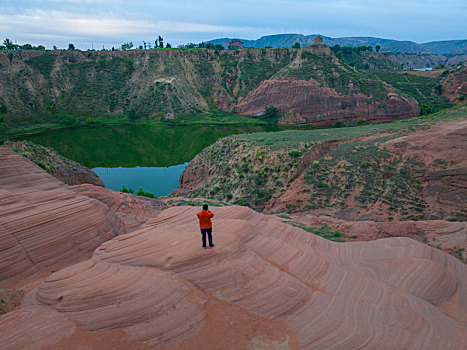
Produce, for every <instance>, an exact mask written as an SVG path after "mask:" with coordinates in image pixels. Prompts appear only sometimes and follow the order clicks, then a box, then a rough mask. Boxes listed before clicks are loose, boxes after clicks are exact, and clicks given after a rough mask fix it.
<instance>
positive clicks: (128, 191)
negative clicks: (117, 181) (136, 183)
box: [120, 185, 135, 194]
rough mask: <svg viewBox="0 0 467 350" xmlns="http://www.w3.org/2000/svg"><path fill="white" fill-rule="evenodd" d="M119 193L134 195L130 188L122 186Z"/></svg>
mask: <svg viewBox="0 0 467 350" xmlns="http://www.w3.org/2000/svg"><path fill="white" fill-rule="evenodd" d="M120 192H123V193H131V194H134V193H135V192H134V191H133V189H132V188H131V187H130V188H126V186H125V185H123V187H122V189H121V190H120Z"/></svg>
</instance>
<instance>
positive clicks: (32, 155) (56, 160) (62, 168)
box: [3, 141, 104, 187]
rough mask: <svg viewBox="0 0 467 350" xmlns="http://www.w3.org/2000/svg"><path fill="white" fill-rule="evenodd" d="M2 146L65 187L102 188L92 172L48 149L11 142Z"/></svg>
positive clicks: (102, 184) (101, 183)
mask: <svg viewBox="0 0 467 350" xmlns="http://www.w3.org/2000/svg"><path fill="white" fill-rule="evenodd" d="M3 146H4V147H8V148H9V149H11V150H13V151H15V152H16V153H19V154H21V155H22V156H24V157H26V158H28V159H29V160H31V161H32V162H34V163H35V164H37V165H39V166H40V167H41V168H42V169H44V170H45V171H47V172H48V173H49V174H51V175H53V176H54V177H56V178H57V179H59V180H60V181H62V182H64V183H66V184H67V185H70V186H73V185H81V184H91V185H95V186H102V187H104V182H102V180H101V178H100V177H99V176H98V175H97V174H96V173H95V172H94V171H92V170H91V169H89V168H87V167H85V166H83V165H81V164H79V163H77V162H75V161H73V160H70V159H67V158H65V157H62V156H61V155H59V154H58V153H57V152H55V151H54V150H52V149H50V148H47V147H44V146H41V145H36V144H33V143H25V142H12V141H8V142H5V143H4V144H3Z"/></svg>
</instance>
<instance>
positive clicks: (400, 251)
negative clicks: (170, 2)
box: [0, 206, 467, 349]
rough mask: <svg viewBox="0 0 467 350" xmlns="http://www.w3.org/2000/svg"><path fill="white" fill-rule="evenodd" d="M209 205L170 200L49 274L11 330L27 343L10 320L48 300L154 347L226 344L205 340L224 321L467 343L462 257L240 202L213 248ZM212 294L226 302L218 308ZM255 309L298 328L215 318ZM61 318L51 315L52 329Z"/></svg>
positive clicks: (242, 339) (220, 215)
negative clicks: (205, 243)
mask: <svg viewBox="0 0 467 350" xmlns="http://www.w3.org/2000/svg"><path fill="white" fill-rule="evenodd" d="M198 210H199V209H198V208H192V207H174V208H170V209H167V210H165V211H164V212H162V213H161V214H159V215H158V216H157V217H156V218H154V219H152V220H149V221H147V222H146V224H145V226H144V227H143V228H142V229H140V230H138V231H135V232H132V233H130V234H126V235H122V236H118V237H116V238H114V239H112V240H110V241H108V242H106V243H104V244H102V245H101V246H100V247H99V248H98V249H97V250H96V251H95V253H94V255H93V257H92V259H91V260H89V261H87V262H83V263H80V264H78V265H75V266H71V267H69V268H66V269H64V270H62V271H60V272H57V273H55V274H53V275H51V276H49V277H48V278H47V279H46V280H45V281H44V282H43V283H42V284H41V285H40V286H39V287H38V289H37V290H36V291H35V292H34V293H32V294H31V295H29V296H28V297H27V298H25V299H26V300H27V301H28V302H27V303H25V304H29V305H24V306H23V307H22V308H20V309H19V310H17V311H13V312H11V313H9V314H7V315H6V316H4V317H2V318H0V342H2V344H6V345H7V346H6V348H7V349H15V348H18V347H20V345H19V344H20V343H19V341H18V342H15V341H14V340H12V339H11V337H9V336H8V335H7V334H6V333H5V332H4V331H3V328H4V327H3V325H4V324H5V323H7V324H8V325H9V327H12V325H14V326H15V327H18V329H19V330H21V329H23V330H25V331H26V328H24V327H25V324H27V323H25V322H22V321H21V315H23V314H24V313H25V312H26V310H29V309H30V308H37V307H39V306H41V307H43V308H46V309H47V310H51V312H50V313H48V314H52V313H57V317H64V316H65V317H66V318H67V319H69V320H71V321H72V322H73V324H74V325H75V326H76V327H78V328H80V329H85V330H86V331H87V332H88V333H89V334H93V335H96V334H99V335H100V336H102V337H105V336H106V334H108V332H112V331H116V330H118V331H122V332H123V334H125V336H124V337H122V341H125V342H138V344H139V343H141V342H143V343H144V344H145V345H147V346H151V347H155V346H156V347H157V346H159V345H170V346H172V347H173V348H177V346H180V348H184V349H189V348H206V349H209V348H216V344H214V343H210V342H209V341H208V342H204V343H200V339H202V337H203V336H204V335H206V334H210V333H214V332H213V330H214V329H215V330H216V332H215V333H222V334H223V336H224V341H228V345H227V346H226V347H225V348H231V349H246V348H249V347H254V345H255V344H258V341H259V340H261V341H262V342H263V344H270V345H271V344H276V345H277V348H279V347H278V346H279V344H281V345H282V346H284V348H286V346H288V347H289V348H297V347H298V348H301V349H330V348H332V349H357V348H365V349H464V348H465V347H466V346H467V332H466V331H467V327H466V322H467V317H466V315H467V288H466V287H467V286H466V277H467V268H466V266H465V265H464V264H462V263H460V262H459V261H457V260H456V259H454V258H453V257H451V256H449V255H447V254H444V253H442V252H439V251H437V250H436V249H433V248H431V247H429V246H427V245H424V244H421V243H419V242H416V241H413V240H411V239H408V238H388V239H381V240H378V241H374V242H354V243H334V242H330V241H327V240H324V239H322V238H320V237H316V236H314V235H312V234H310V233H307V232H306V231H303V230H301V229H299V228H296V227H293V226H290V225H286V224H284V223H282V222H280V220H278V219H277V218H275V217H272V216H266V215H263V214H259V213H257V212H255V211H253V210H251V209H248V208H245V207H236V206H235V207H223V208H216V209H215V210H214V212H215V215H216V216H215V220H214V242H215V244H216V246H215V248H214V249H210V250H204V249H201V242H200V237H199V236H200V235H199V233H198V227H197V222H196V220H195V214H196V212H197V211H198ZM213 300H214V301H216V300H217V302H222V303H224V305H226V306H225V307H223V308H212V307H211V308H210V307H209V305H210V304H212V303H213V302H214V301H213ZM34 304H38V305H34ZM229 305H231V306H234V307H235V309H229V308H228V306H229ZM243 310H244V311H243ZM245 311H246V312H248V313H249V314H250V315H254V317H257V318H258V319H265V320H270V321H269V322H270V323H274V322H279V321H281V322H283V327H282V328H281V331H282V335H284V336H285V335H287V337H286V338H282V339H279V340H278V339H277V338H276V339H272V338H267V337H266V336H265V335H264V334H261V329H258V335H261V336H258V337H255V338H251V336H249V335H248V334H245V336H239V335H238V334H237V335H236V336H234V335H232V334H231V333H229V332H228V329H229V327H231V325H228V324H227V325H226V326H225V328H221V327H222V325H221V324H220V323H221V322H218V323H219V324H217V325H213V324H212V322H211V323H210V322H208V320H209V319H213V317H214V316H215V315H223V314H226V313H229V312H231V314H230V315H229V317H230V318H229V319H230V320H232V319H234V318H235V315H236V314H240V313H241V312H245ZM58 315H59V316H58ZM31 317H32V316H31ZM36 318H42V316H39V315H35V316H33V317H32V320H29V321H28V322H35V319H36ZM222 322H223V321H222ZM230 323H231V324H232V322H230ZM50 324H53V323H52V322H51V323H50ZM50 327H51V326H50V325H49V324H48V323H45V322H44V323H43V324H42V328H43V332H45V333H47V332H49V331H50ZM216 327H217V328H216ZM237 327H241V326H240V325H239V326H237ZM255 331H256V328H255ZM70 332H71V331H70ZM249 332H250V333H252V330H251V329H250V330H249ZM284 332H285V333H284ZM24 334H28V333H24ZM61 334H62V336H61V340H60V341H64V340H66V339H68V338H67V337H69V334H68V333H67V332H65V331H63V332H62V333H61ZM270 336H271V337H273V335H270ZM276 336H277V334H276ZM294 339H296V340H298V344H296V345H295V343H294ZM30 340H31V341H33V338H31V339H30ZM273 340H274V341H273ZM21 341H24V339H23V340H21ZM270 348H273V346H272V345H271V346H270Z"/></svg>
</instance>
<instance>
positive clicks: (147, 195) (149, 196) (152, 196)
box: [136, 187, 157, 198]
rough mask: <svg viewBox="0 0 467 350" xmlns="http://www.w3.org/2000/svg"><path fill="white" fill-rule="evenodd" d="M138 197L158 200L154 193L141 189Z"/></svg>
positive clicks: (137, 193)
mask: <svg viewBox="0 0 467 350" xmlns="http://www.w3.org/2000/svg"><path fill="white" fill-rule="evenodd" d="M136 195H137V196H143V197H148V198H157V197H156V196H155V195H154V193H151V192H149V191H144V190H143V189H142V188H141V187H140V188H139V190H138V192H136Z"/></svg>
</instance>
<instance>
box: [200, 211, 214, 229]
mask: <svg viewBox="0 0 467 350" xmlns="http://www.w3.org/2000/svg"><path fill="white" fill-rule="evenodd" d="M196 215H197V216H198V219H199V227H200V228H211V227H212V222H211V218H213V217H214V214H213V213H211V211H210V210H208V211H205V210H203V211H200V212H199V213H198V214H196Z"/></svg>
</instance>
